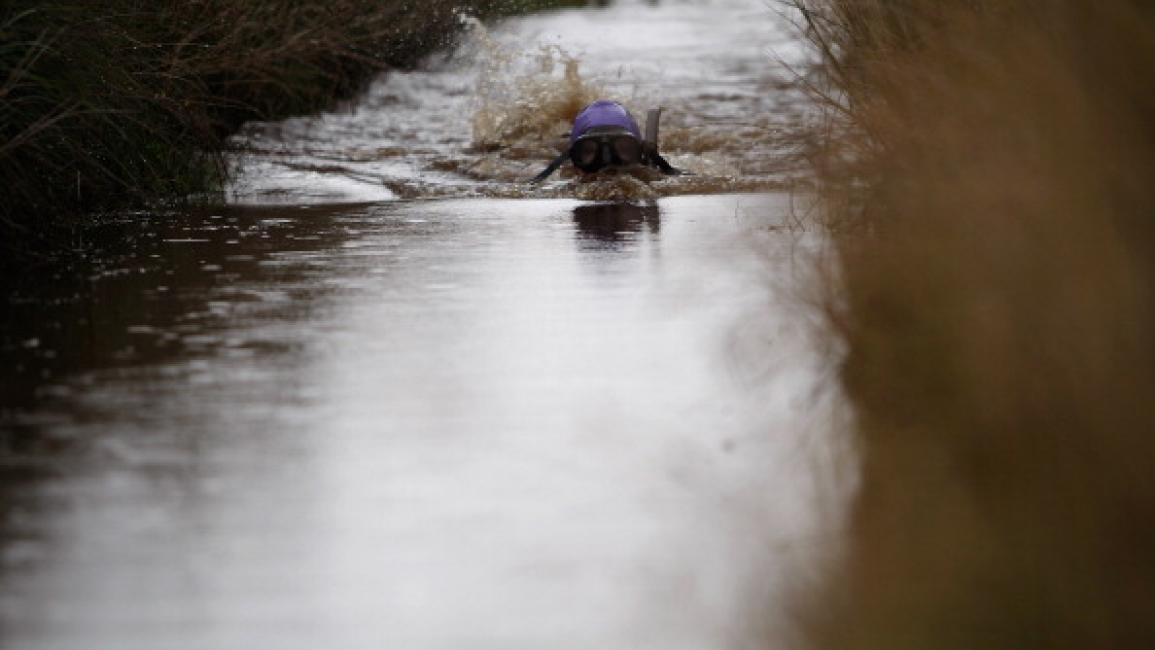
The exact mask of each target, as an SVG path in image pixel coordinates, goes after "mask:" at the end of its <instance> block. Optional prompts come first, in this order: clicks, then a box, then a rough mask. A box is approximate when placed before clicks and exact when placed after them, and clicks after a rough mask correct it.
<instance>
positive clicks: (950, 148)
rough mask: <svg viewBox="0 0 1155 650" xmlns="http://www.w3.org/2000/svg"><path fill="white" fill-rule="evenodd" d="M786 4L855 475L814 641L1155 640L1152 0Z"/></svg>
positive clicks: (1076, 644) (976, 644)
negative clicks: (821, 109) (801, 53)
mask: <svg viewBox="0 0 1155 650" xmlns="http://www.w3.org/2000/svg"><path fill="white" fill-rule="evenodd" d="M795 4H797V5H799V6H800V8H801V9H802V10H804V11H805V12H807V17H808V19H809V36H810V38H811V39H812V41H813V42H814V43H815V44H816V47H817V48H818V49H819V51H820V52H823V53H824V61H823V70H822V71H823V73H824V74H825V75H826V76H825V77H824V78H823V79H821V80H819V81H817V82H815V86H814V90H815V91H816V96H819V99H820V102H822V103H823V104H824V106H825V108H826V110H827V117H828V118H829V119H830V121H829V122H828V123H827V124H825V125H824V127H825V128H824V129H823V132H824V133H825V134H826V135H825V136H824V137H822V138H820V140H819V144H820V145H821V146H820V147H818V148H817V149H816V150H815V158H814V160H815V163H816V170H817V172H818V174H817V176H818V181H819V184H820V187H821V191H822V194H823V199H824V201H825V203H824V206H825V216H826V218H827V220H828V223H829V224H830V225H831V226H832V227H833V228H834V230H835V231H836V233H837V235H836V241H837V248H838V253H839V264H840V273H839V274H838V277H839V281H838V284H837V286H833V285H832V286H831V295H832V298H831V300H830V311H829V315H830V319H829V321H830V323H831V326H832V329H833V330H834V331H835V333H836V334H837V335H838V336H840V337H841V338H843V339H844V340H845V342H846V343H847V349H848V355H847V357H846V359H845V361H844V365H843V368H842V375H841V376H842V380H843V383H844V386H845V388H846V390H847V392H848V394H849V396H850V399H851V401H852V403H853V406H854V408H855V410H856V414H857V425H856V429H855V431H854V432H853V435H854V437H855V441H856V443H857V446H858V448H859V451H860V456H861V463H862V476H863V483H862V487H861V492H860V493H859V494H858V496H857V498H856V502H855V504H854V511H853V520H852V523H851V529H850V534H849V539H848V541H847V549H846V553H845V557H844V560H843V562H842V564H841V565H840V566H839V567H837V568H836V569H835V570H834V571H833V572H832V574H831V576H830V577H829V580H828V581H827V583H826V584H825V585H823V588H822V589H821V591H820V594H819V595H818V597H817V598H816V601H815V603H814V606H813V607H812V608H811V611H810V620H809V623H810V629H811V632H812V637H811V638H812V640H813V641H814V645H815V647H823V648H832V649H833V648H838V649H839V650H843V649H853V648H874V647H879V648H936V649H947V648H960V649H961V648H967V649H973V648H1084V649H1085V648H1150V647H1155V405H1153V404H1152V401H1153V399H1155V72H1153V71H1155V13H1153V12H1155V8H1153V7H1152V6H1151V4H1150V3H1143V2H1138V1H1134V2H1132V1H1128V0H1100V1H1095V0H1055V1H1051V2H1042V1H1038V2H1031V1H1022V2H1014V1H1012V0H950V1H936V0H890V1H887V0H800V1H799V2H796V3H795Z"/></svg>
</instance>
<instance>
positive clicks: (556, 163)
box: [530, 147, 569, 183]
mask: <svg viewBox="0 0 1155 650" xmlns="http://www.w3.org/2000/svg"><path fill="white" fill-rule="evenodd" d="M568 159H569V148H568V147H567V148H566V150H565V151H563V152H561V155H560V156H558V157H557V158H554V159H553V162H551V163H550V164H549V167H546V168H545V169H543V170H542V172H541V173H540V174H538V175H537V176H534V177H533V180H531V181H530V183H540V182H542V181H544V180H545V179H547V178H549V177H550V175H551V174H553V173H554V172H556V171H557V168H558V167H561V166H562V165H564V164H565V161H566V160H568Z"/></svg>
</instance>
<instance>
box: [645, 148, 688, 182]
mask: <svg viewBox="0 0 1155 650" xmlns="http://www.w3.org/2000/svg"><path fill="white" fill-rule="evenodd" d="M650 162H652V163H654V166H655V167H657V168H658V169H660V170H661V171H662V173H663V174H665V175H667V176H681V175H682V174H683V173H684V172H682V170H680V169H675V168H674V166H673V165H671V164H670V163H669V162H668V161H667V160H666V159H665V158H663V157H662V154H660V153H658V151H657V149H655V150H653V151H651V152H650Z"/></svg>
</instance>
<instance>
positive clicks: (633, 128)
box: [569, 99, 642, 144]
mask: <svg viewBox="0 0 1155 650" xmlns="http://www.w3.org/2000/svg"><path fill="white" fill-rule="evenodd" d="M598 126H616V127H621V128H623V129H625V130H627V131H629V132H630V133H632V134H634V137H636V138H637V139H639V140H641V139H642V131H641V129H639V128H638V123H637V122H635V121H634V116H633V115H630V112H629V111H627V110H626V107H625V106H622V105H621V104H619V103H617V102H611V101H609V100H608V99H599V100H597V101H596V102H594V103H592V104H590V105H589V106H586V107H585V108H583V109H582V110H581V112H580V113H578V114H577V117H575V118H574V121H573V130H572V131H570V134H569V141H570V144H573V142H574V141H575V140H577V139H578V138H580V137H581V136H582V135H584V134H585V132H586V131H589V130H590V129H592V128H594V127H598Z"/></svg>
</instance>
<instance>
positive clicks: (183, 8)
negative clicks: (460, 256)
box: [0, 0, 559, 259]
mask: <svg viewBox="0 0 1155 650" xmlns="http://www.w3.org/2000/svg"><path fill="white" fill-rule="evenodd" d="M551 4H559V3H558V2H549V1H548V0H547V1H542V0H516V1H504V2H503V1H501V0H429V1H427V2H404V1H401V0H328V1H326V2H318V1H315V0H310V1H305V2H297V1H294V0H155V1H153V2H138V1H136V0H105V1H104V2H100V3H92V2H84V1H82V0H8V1H6V2H4V3H3V4H2V5H0V188H2V189H0V192H2V196H0V256H3V257H4V258H5V259H11V258H12V257H13V256H14V255H25V256H28V255H32V256H35V255H37V254H39V253H40V252H42V251H43V250H45V248H46V247H48V248H50V247H52V246H53V245H54V244H55V243H59V240H60V238H61V235H62V232H64V233H66V232H67V231H68V230H69V228H70V227H71V226H72V225H74V224H76V223H78V216H79V215H84V214H90V213H92V212H93V211H99V210H104V209H108V208H115V207H122V206H125V205H134V204H135V205H141V204H144V203H146V202H148V201H154V200H157V199H163V198H171V197H183V196H187V195H189V194H190V193H193V192H198V191H204V190H206V189H210V188H211V187H212V186H213V184H214V183H215V182H217V181H219V179H220V178H221V177H222V173H223V171H224V170H223V168H222V165H221V159H220V156H219V154H220V151H221V148H222V146H223V136H225V135H226V134H228V133H230V132H232V131H233V130H234V129H236V128H237V126H238V125H239V124H240V123H241V122H243V121H244V120H247V119H254V118H265V119H268V118H275V117H280V116H285V115H289V114H293V113H301V112H307V111H312V110H316V109H318V108H320V107H323V106H324V105H326V104H327V103H329V102H331V101H333V100H334V99H335V98H339V97H342V96H347V95H349V94H350V93H352V92H354V91H355V90H357V89H358V88H359V87H360V86H361V84H363V83H364V82H365V81H367V80H368V79H369V78H370V77H371V76H372V75H373V74H374V73H376V72H377V71H379V70H382V69H384V68H388V67H397V66H406V65H410V64H412V63H414V62H415V61H416V60H417V59H418V58H419V57H421V56H423V55H424V54H426V53H428V52H430V51H431V50H432V49H435V48H436V47H438V46H440V45H442V44H444V43H445V41H446V40H447V39H448V38H451V36H452V34H453V33H454V31H455V29H456V28H457V26H458V24H459V21H458V20H457V16H456V14H455V11H457V10H459V9H467V10H470V11H472V12H474V13H478V14H480V15H483V16H484V15H494V14H497V13H505V12H514V11H524V10H528V9H531V8H537V7H541V6H546V5H551Z"/></svg>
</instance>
